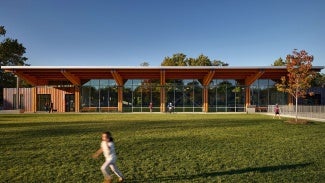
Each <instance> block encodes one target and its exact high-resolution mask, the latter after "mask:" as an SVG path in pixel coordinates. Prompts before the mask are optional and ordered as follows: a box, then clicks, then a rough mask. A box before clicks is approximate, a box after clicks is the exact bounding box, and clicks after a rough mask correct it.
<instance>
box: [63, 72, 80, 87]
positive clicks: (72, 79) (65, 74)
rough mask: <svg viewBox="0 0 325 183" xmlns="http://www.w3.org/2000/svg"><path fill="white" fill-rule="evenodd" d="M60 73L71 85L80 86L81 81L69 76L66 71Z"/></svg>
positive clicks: (71, 75)
mask: <svg viewBox="0 0 325 183" xmlns="http://www.w3.org/2000/svg"><path fill="white" fill-rule="evenodd" d="M61 73H62V74H63V76H64V77H66V78H67V79H68V80H69V81H70V82H71V83H72V84H73V85H77V86H80V85H81V81H80V79H79V78H78V77H76V76H75V75H73V74H71V73H70V72H68V71H66V70H65V69H62V70H61Z"/></svg>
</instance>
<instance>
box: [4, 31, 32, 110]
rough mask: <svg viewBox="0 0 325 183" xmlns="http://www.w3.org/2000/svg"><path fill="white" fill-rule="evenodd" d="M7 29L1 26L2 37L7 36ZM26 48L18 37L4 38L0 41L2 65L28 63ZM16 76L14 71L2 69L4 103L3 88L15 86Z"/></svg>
mask: <svg viewBox="0 0 325 183" xmlns="http://www.w3.org/2000/svg"><path fill="white" fill-rule="evenodd" d="M5 35H6V29H5V27H4V26H0V37H2V36H3V37H5ZM25 52H26V48H25V47H24V46H23V45H22V44H21V43H19V42H18V40H17V39H11V38H4V40H3V41H1V42H0V65H1V66H16V65H17V66H22V65H29V64H26V61H27V58H26V57H24V54H25ZM15 86H16V78H15V77H14V75H13V74H12V73H4V72H3V71H2V70H0V103H1V104H2V97H3V94H2V92H3V91H2V89H3V88H4V87H8V88H10V87H15Z"/></svg>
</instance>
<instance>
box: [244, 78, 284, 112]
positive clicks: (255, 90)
mask: <svg viewBox="0 0 325 183" xmlns="http://www.w3.org/2000/svg"><path fill="white" fill-rule="evenodd" d="M275 84H276V82H274V81H272V80H271V79H260V80H256V81H255V82H254V83H253V84H252V85H251V86H250V92H251V93H250V96H251V99H250V102H251V105H255V106H257V107H266V106H268V105H274V104H279V105H286V104H288V94H287V93H283V92H279V91H277V89H276V86H275Z"/></svg>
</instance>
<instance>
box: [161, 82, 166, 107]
mask: <svg viewBox="0 0 325 183" xmlns="http://www.w3.org/2000/svg"><path fill="white" fill-rule="evenodd" d="M165 101H166V93H165V86H161V88H160V112H165V109H166V104H165Z"/></svg>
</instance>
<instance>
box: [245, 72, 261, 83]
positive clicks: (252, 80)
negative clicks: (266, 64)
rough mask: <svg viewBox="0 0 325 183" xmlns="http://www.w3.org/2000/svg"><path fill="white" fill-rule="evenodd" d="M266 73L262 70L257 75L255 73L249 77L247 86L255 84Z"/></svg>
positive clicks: (246, 81)
mask: <svg viewBox="0 0 325 183" xmlns="http://www.w3.org/2000/svg"><path fill="white" fill-rule="evenodd" d="M264 72H265V71H264V70H260V71H258V72H257V73H255V74H254V75H251V76H248V77H247V78H246V79H245V85H246V86H249V85H251V84H253V83H254V81H256V80H257V79H258V78H260V77H261V76H262V75H263V74H264Z"/></svg>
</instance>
